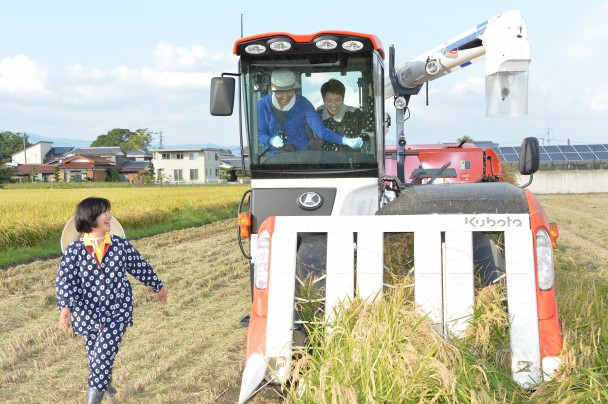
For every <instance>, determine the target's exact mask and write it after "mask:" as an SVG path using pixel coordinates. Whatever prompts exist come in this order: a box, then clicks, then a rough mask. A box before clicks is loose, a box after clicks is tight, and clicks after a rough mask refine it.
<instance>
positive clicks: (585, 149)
mask: <svg viewBox="0 0 608 404" xmlns="http://www.w3.org/2000/svg"><path fill="white" fill-rule="evenodd" d="M495 151H496V153H498V157H500V159H501V160H502V161H504V162H506V163H518V162H519V147H511V146H501V147H498V148H497V149H495ZM583 161H608V144H577V145H555V146H553V145H552V146H540V162H541V163H551V162H561V163H566V162H583Z"/></svg>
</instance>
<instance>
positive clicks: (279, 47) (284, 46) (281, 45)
mask: <svg viewBox="0 0 608 404" xmlns="http://www.w3.org/2000/svg"><path fill="white" fill-rule="evenodd" d="M270 49H272V50H273V51H277V52H285V51H288V50H289V49H291V43H289V42H287V41H275V42H272V43H271V44H270Z"/></svg>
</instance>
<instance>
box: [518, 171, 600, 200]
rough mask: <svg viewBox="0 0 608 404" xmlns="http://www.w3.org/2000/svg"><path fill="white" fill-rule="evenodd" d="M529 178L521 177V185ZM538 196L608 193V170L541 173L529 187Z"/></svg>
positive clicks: (538, 173) (536, 175)
mask: <svg viewBox="0 0 608 404" xmlns="http://www.w3.org/2000/svg"><path fill="white" fill-rule="evenodd" d="M528 179H529V177H528V176H524V175H521V176H520V178H519V183H520V184H525V183H526V182H528ZM528 188H529V189H530V190H531V191H532V192H534V193H536V194H586V193H593V192H608V170H589V171H584V170H568V171H539V172H537V173H536V174H534V180H533V181H532V184H530V186H529V187H528Z"/></svg>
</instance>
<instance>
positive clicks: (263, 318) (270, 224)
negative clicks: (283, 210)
mask: <svg viewBox="0 0 608 404" xmlns="http://www.w3.org/2000/svg"><path fill="white" fill-rule="evenodd" d="M264 230H267V231H268V232H269V233H270V236H271V240H272V233H273V232H274V216H271V217H269V218H268V219H266V220H264V222H263V223H262V225H261V226H260V230H259V233H258V234H261V233H262V231H264ZM271 251H272V244H271V245H270V248H269V251H268V254H270V252H271ZM270 282H271V278H270V274H268V287H266V289H258V288H257V287H256V286H255V284H254V285H253V303H252V305H251V314H250V316H249V327H248V328H247V347H246V349H245V363H247V361H248V360H249V357H250V356H251V354H253V353H259V354H262V355H264V354H265V353H266V326H267V319H268V288H270Z"/></svg>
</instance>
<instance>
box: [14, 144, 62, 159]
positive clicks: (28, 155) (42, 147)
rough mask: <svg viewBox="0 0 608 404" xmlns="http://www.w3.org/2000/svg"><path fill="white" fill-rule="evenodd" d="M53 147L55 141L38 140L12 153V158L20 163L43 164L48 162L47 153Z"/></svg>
mask: <svg viewBox="0 0 608 404" xmlns="http://www.w3.org/2000/svg"><path fill="white" fill-rule="evenodd" d="M52 148H53V142H38V143H34V144H33V145H30V146H28V147H26V148H25V150H21V151H18V152H17V153H14V154H11V159H12V161H13V162H14V163H18V164H43V163H46V162H47V161H46V159H45V158H46V155H47V154H48V152H50V151H51V149H52Z"/></svg>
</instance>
